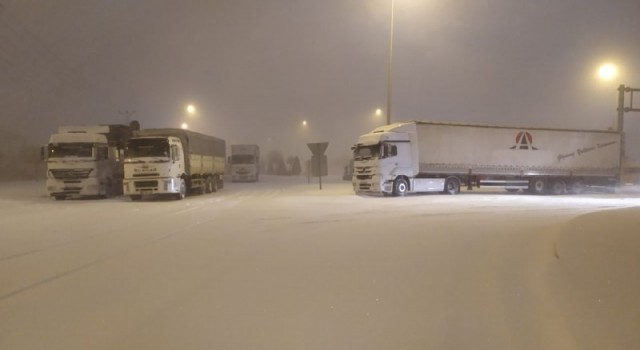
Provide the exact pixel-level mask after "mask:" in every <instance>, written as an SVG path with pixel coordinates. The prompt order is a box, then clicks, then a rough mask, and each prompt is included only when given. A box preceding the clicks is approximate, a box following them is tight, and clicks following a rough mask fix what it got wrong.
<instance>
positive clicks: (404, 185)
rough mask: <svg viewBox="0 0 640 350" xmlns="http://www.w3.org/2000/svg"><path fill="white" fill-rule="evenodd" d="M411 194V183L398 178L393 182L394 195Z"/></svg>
mask: <svg viewBox="0 0 640 350" xmlns="http://www.w3.org/2000/svg"><path fill="white" fill-rule="evenodd" d="M407 192H409V183H408V182H407V180H405V179H404V178H403V177H399V178H397V179H396V180H395V181H394V182H393V195H394V196H404V195H406V194H407Z"/></svg>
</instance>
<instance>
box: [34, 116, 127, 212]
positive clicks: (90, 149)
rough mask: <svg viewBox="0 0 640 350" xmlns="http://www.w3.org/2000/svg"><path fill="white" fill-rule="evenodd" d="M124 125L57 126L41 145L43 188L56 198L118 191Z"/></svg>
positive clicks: (125, 131) (99, 194)
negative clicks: (44, 185)
mask: <svg viewBox="0 0 640 350" xmlns="http://www.w3.org/2000/svg"><path fill="white" fill-rule="evenodd" d="M131 133H132V130H131V127H129V126H127V125H118V124H113V125H94V126H61V127H59V128H58V132H57V133H55V134H52V135H51V136H50V137H49V143H48V144H47V145H45V146H44V147H43V148H42V158H43V160H45V161H46V162H47V192H48V193H49V195H50V196H52V197H54V198H55V199H56V200H63V199H66V198H79V197H89V196H97V197H110V196H114V195H118V194H120V193H121V189H122V179H123V174H124V163H123V150H124V146H125V144H126V142H127V140H128V139H129V137H131Z"/></svg>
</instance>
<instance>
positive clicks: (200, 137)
mask: <svg viewBox="0 0 640 350" xmlns="http://www.w3.org/2000/svg"><path fill="white" fill-rule="evenodd" d="M225 161H226V146H225V141H224V140H223V139H220V138H217V137H214V136H209V135H205V134H201V133H197V132H194V131H190V130H184V129H170V128H167V129H143V130H140V131H137V132H136V133H134V137H132V138H131V139H129V142H127V147H126V149H125V160H124V162H125V165H124V181H123V193H124V195H125V196H129V197H130V198H131V199H132V200H139V199H141V198H142V197H143V196H145V195H166V196H170V197H174V198H176V199H183V198H185V196H186V195H187V193H200V194H204V193H211V192H216V191H217V190H218V189H221V188H223V187H224V170H225Z"/></svg>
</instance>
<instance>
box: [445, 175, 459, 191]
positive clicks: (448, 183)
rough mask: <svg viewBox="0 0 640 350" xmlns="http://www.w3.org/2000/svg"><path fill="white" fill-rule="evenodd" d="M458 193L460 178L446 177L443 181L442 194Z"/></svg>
mask: <svg viewBox="0 0 640 350" xmlns="http://www.w3.org/2000/svg"><path fill="white" fill-rule="evenodd" d="M458 193H460V180H458V178H457V177H454V176H451V177H448V178H447V180H445V182H444V194H458Z"/></svg>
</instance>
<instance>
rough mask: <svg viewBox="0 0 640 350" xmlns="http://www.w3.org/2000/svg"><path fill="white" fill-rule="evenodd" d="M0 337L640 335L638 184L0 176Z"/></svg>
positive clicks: (528, 342) (354, 345) (631, 340)
mask: <svg viewBox="0 0 640 350" xmlns="http://www.w3.org/2000/svg"><path fill="white" fill-rule="evenodd" d="M0 227H1V229H0V230H1V231H0V349H66V350H68V349H492V350H493V349H563V350H564V349H605V348H609V349H637V348H640V335H638V333H639V332H638V329H640V296H639V295H640V293H638V288H639V287H640V273H639V272H640V238H639V237H638V236H640V229H639V227H640V194H638V193H637V192H633V191H629V192H625V193H618V194H585V195H580V196H555V197H554V196H548V197H547V196H529V195H522V194H515V195H513V194H501V193H500V192H494V193H487V192H474V193H462V194H461V195H458V196H445V195H423V196H409V197H405V198H375V197H359V196H355V195H354V194H353V193H352V191H351V187H350V183H348V182H341V181H338V180H333V181H331V180H329V181H328V183H325V184H324V189H323V190H322V191H319V190H318V189H317V184H316V183H312V184H307V180H306V179H303V178H280V177H266V176H265V177H264V178H263V181H262V182H261V183H257V184H233V183H227V184H226V186H225V188H224V189H223V190H222V191H221V192H218V193H214V194H211V195H204V196H193V197H188V198H187V199H185V200H183V201H153V200H148V201H147V200H145V201H141V202H131V201H129V200H126V199H123V198H113V199H107V200H71V201H62V202H56V201H53V200H52V199H50V198H47V197H46V196H45V193H44V184H43V183H40V182H33V183H28V182H21V183H9V184H7V183H2V184H0Z"/></svg>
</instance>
